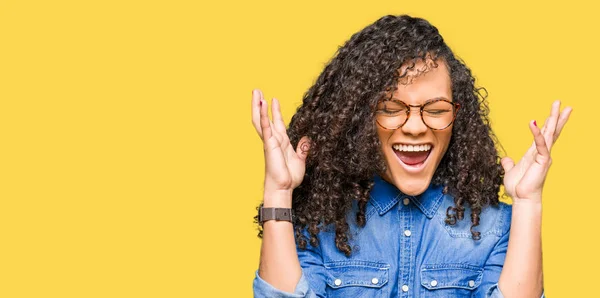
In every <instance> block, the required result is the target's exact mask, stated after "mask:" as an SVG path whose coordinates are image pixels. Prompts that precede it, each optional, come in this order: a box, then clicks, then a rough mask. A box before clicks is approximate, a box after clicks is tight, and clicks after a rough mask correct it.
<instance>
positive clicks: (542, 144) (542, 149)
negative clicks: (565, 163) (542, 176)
mask: <svg viewBox="0 0 600 298" xmlns="http://www.w3.org/2000/svg"><path fill="white" fill-rule="evenodd" d="M529 129H530V130H531V133H533V140H534V141H535V149H536V150H537V153H538V154H536V158H535V161H536V162H538V163H541V162H542V161H543V160H539V159H538V157H539V156H542V157H543V158H547V159H550V151H549V150H548V147H547V146H546V139H545V138H544V135H543V134H542V132H541V131H540V129H539V128H538V127H537V124H536V122H535V121H531V122H529Z"/></svg>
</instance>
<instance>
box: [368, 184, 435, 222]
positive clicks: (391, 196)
mask: <svg viewBox="0 0 600 298" xmlns="http://www.w3.org/2000/svg"><path fill="white" fill-rule="evenodd" d="M442 189H443V187H442V186H439V185H433V184H431V185H429V187H428V188H427V190H425V192H424V193H422V194H420V195H418V196H409V195H406V194H403V193H402V192H401V191H400V190H399V189H398V188H396V186H395V185H393V184H390V183H388V182H387V181H385V180H383V179H382V178H381V177H380V176H379V175H377V176H375V185H373V188H372V189H371V193H370V196H371V202H373V205H374V206H375V208H376V209H377V211H378V212H379V215H383V214H385V213H386V212H388V211H389V210H390V209H392V207H394V206H395V205H396V204H398V202H400V201H401V200H404V199H405V198H408V199H410V201H411V202H413V203H414V204H415V205H416V206H417V207H418V208H419V209H420V210H421V212H423V214H425V216H427V218H432V217H433V216H434V215H435V213H436V212H437V210H438V208H439V207H440V204H441V203H442V198H443V197H444V193H443V192H442Z"/></svg>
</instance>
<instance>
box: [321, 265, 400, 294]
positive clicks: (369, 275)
mask: <svg viewBox="0 0 600 298" xmlns="http://www.w3.org/2000/svg"><path fill="white" fill-rule="evenodd" d="M324 266H325V270H326V273H327V274H326V279H327V280H326V282H327V297H365V298H369V297H382V296H386V295H389V289H388V287H387V286H386V284H387V283H388V275H389V270H390V265H389V264H385V263H379V262H371V261H356V260H354V261H339V262H329V263H325V264H324Z"/></svg>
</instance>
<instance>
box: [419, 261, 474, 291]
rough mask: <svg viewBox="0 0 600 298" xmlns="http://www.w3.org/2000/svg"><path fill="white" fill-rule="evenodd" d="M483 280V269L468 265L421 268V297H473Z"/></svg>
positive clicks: (433, 265) (427, 266)
mask: <svg viewBox="0 0 600 298" xmlns="http://www.w3.org/2000/svg"><path fill="white" fill-rule="evenodd" d="M482 278H483V268H481V267H478V266H473V265H468V264H432V265H423V266H422V267H421V286H422V287H421V296H423V297H471V295H472V294H473V291H474V290H475V289H477V287H479V285H480V284H481V280H482Z"/></svg>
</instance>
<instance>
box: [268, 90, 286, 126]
mask: <svg viewBox="0 0 600 298" xmlns="http://www.w3.org/2000/svg"><path fill="white" fill-rule="evenodd" d="M271 115H273V124H275V130H276V131H277V132H278V133H280V134H284V133H286V131H285V122H283V116H282V115H281V106H280V104H279V100H277V98H273V103H272V105H271Z"/></svg>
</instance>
